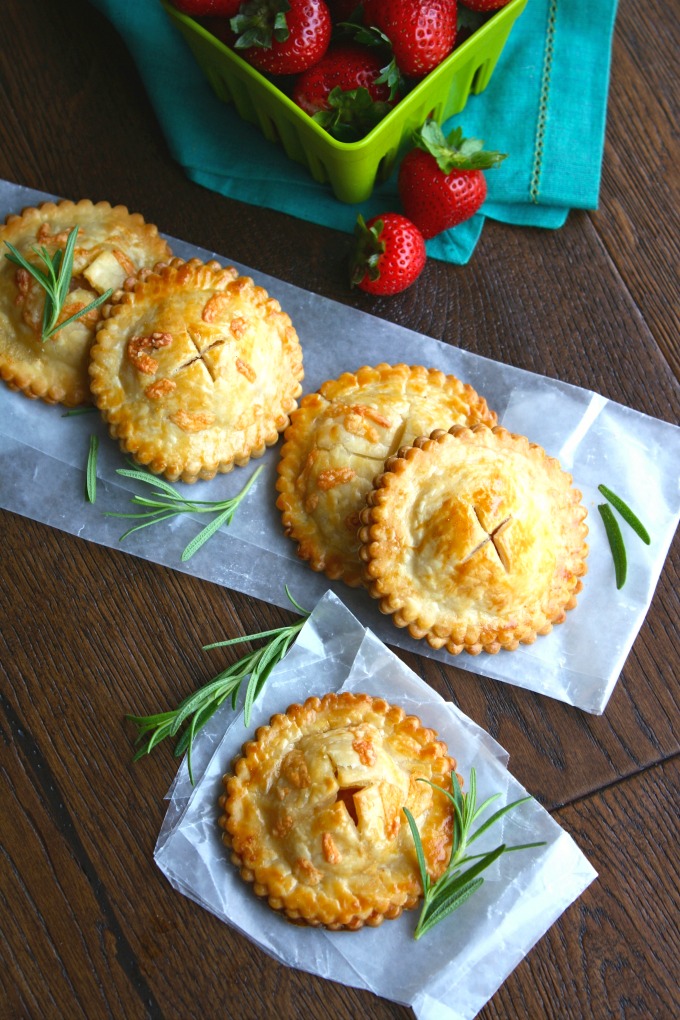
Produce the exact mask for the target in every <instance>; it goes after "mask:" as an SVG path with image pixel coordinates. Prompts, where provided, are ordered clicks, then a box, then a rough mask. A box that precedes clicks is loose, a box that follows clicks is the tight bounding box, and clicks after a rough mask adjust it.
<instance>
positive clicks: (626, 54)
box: [592, 0, 680, 420]
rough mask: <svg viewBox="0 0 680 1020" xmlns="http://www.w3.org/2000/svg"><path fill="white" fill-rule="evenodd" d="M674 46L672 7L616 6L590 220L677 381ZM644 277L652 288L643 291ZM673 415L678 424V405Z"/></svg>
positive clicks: (678, 97) (679, 34)
mask: <svg viewBox="0 0 680 1020" xmlns="http://www.w3.org/2000/svg"><path fill="white" fill-rule="evenodd" d="M679 49H680V26H679V23H678V17H677V9H676V6H675V5H674V4H673V3H671V2H669V0H654V2H652V3H651V4H648V5H647V8H646V11H645V17H644V18H643V19H640V18H639V17H638V16H637V12H636V11H635V10H634V9H633V8H632V7H631V5H629V4H621V5H619V11H618V22H617V27H616V32H615V35H614V48H613V55H612V62H613V73H612V85H611V89H610V96H609V117H608V130H607V142H606V148H605V158H604V165H603V181H602V202H601V208H600V210H599V211H598V212H597V213H596V214H594V215H593V217H592V219H593V223H594V224H595V228H596V230H597V232H598V234H599V235H600V237H601V238H602V240H603V242H604V244H605V245H606V247H607V251H608V252H609V254H610V256H611V258H612V261H613V262H614V264H615V265H616V267H617V269H618V271H619V272H620V274H621V277H622V279H623V281H624V282H625V284H626V286H627V287H628V289H629V291H630V293H631V295H632V297H633V299H634V300H635V303H636V304H637V306H638V307H639V308H640V311H641V313H642V315H643V317H644V319H645V322H646V323H647V325H648V327H649V328H650V329H651V331H652V333H653V334H654V336H655V338H656V341H657V343H658V344H659V347H660V348H661V350H662V351H663V354H664V356H665V358H666V359H667V361H668V363H669V365H670V366H671V368H672V370H673V372H674V374H675V377H676V379H680V344H679V342H678V335H679V334H680V302H679V301H678V280H679V279H680V249H679V247H678V233H679V228H680V217H679V215H678V209H679V208H680V175H678V173H677V166H678V161H679V160H680V145H679V143H678V132H677V110H678V105H679V101H680V92H679V90H678V76H677V54H678V50H679ZM650 275H651V276H653V278H654V281H655V285H654V286H649V277H650ZM675 414H676V420H677V415H678V405H677V404H676V407H675Z"/></svg>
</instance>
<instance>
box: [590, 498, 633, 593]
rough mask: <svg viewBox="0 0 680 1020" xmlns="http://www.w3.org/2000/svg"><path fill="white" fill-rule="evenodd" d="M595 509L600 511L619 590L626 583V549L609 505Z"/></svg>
mask: <svg viewBox="0 0 680 1020" xmlns="http://www.w3.org/2000/svg"><path fill="white" fill-rule="evenodd" d="M597 509H598V510H599V511H600V517H601V518H602V523H603V524H604V530H605V531H606V533H607V539H608V540H609V548H610V549H611V551H612V559H613V560H614V576H615V577H616V587H617V588H619V589H620V588H623V586H624V584H625V583H626V573H627V570H628V561H627V558H626V547H625V545H624V542H623V535H622V534H621V528H620V527H619V522H618V521H617V519H616V517H614V514H613V513H612V508H611V507H610V505H609V503H598V506H597Z"/></svg>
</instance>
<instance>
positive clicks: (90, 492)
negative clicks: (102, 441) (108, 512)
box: [85, 433, 99, 503]
mask: <svg viewBox="0 0 680 1020" xmlns="http://www.w3.org/2000/svg"><path fill="white" fill-rule="evenodd" d="M98 452H99V436H97V435H95V434H94V433H93V434H92V435H91V436H90V449H89V450H88V454H87V470H86V472H85V496H86V498H87V501H88V503H94V501H95V500H96V498H97V454H98Z"/></svg>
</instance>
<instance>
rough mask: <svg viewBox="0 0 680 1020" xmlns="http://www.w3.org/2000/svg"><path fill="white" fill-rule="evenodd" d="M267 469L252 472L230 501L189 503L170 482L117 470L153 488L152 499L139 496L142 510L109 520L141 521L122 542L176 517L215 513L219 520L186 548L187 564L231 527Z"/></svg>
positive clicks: (113, 514)
mask: <svg viewBox="0 0 680 1020" xmlns="http://www.w3.org/2000/svg"><path fill="white" fill-rule="evenodd" d="M263 467H264V465H262V464H261V465H260V467H259V468H258V469H257V470H256V471H254V472H253V474H252V475H251V476H250V478H249V479H248V481H247V482H246V484H245V485H244V486H243V488H242V489H241V491H240V492H239V493H238V494H237V495H236V496H232V497H231V499H225V500H204V499H199V500H190V499H185V497H184V496H182V494H181V493H180V492H178V491H177V489H175V488H173V486H172V485H170V484H169V483H168V482H166V481H164V480H163V479H162V478H159V477H158V476H157V475H153V474H151V473H150V472H149V471H142V470H139V469H138V468H118V469H117V471H116V474H119V475H122V476H123V477H124V478H131V479H133V480H134V481H138V482H144V484H145V485H150V486H152V487H153V494H152V496H150V497H149V496H139V495H135V496H133V497H132V499H131V501H130V502H131V503H133V504H134V505H135V506H139V507H143V508H144V509H143V510H140V511H138V512H136V513H128V514H123V513H116V512H115V511H113V510H108V511H106V514H105V515H106V517H125V518H133V519H135V520H141V521H142V523H141V524H136V525H134V527H132V528H128V530H127V531H125V532H124V533H123V534H122V535H121V536H120V539H119V541H120V542H122V541H123V539H125V538H127V537H128V535H131V534H132V533H133V532H135V531H140V529H141V528H148V527H149V526H150V525H151V524H159V523H160V522H161V521H167V520H169V519H170V518H171V517H177V516H178V515H179V514H210V513H216V514H217V517H215V518H214V520H212V521H211V522H210V524H208V525H206V527H205V528H203V530H202V531H200V532H199V533H198V535H196V536H195V537H194V538H192V540H191V542H189V544H188V545H187V547H186V548H185V549H184V551H183V553H182V557H181V559H182V563H186V561H187V560H190V559H191V557H192V556H193V555H194V553H196V552H198V550H199V549H200V548H201V546H202V545H204V544H205V542H207V541H208V539H209V538H211V536H212V535H214V534H215V532H216V531H219V529H220V528H221V527H222V525H223V524H231V522H232V519H233V517H234V514H235V513H236V510H237V509H238V506H239V504H240V503H241V501H242V500H243V499H244V497H245V495H246V493H247V492H248V490H249V489H250V488H251V486H252V485H254V483H255V479H256V478H257V476H258V475H259V474H260V472H261V471H262V469H263Z"/></svg>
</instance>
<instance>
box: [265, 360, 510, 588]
mask: <svg viewBox="0 0 680 1020" xmlns="http://www.w3.org/2000/svg"><path fill="white" fill-rule="evenodd" d="M475 421H481V422H485V423H487V424H489V425H493V424H495V422H496V415H495V414H494V413H493V412H492V411H490V410H489V408H488V407H487V404H486V401H485V400H484V398H483V397H481V396H480V395H479V394H478V393H476V392H475V390H474V389H473V388H472V387H471V386H469V385H468V384H466V383H463V382H461V381H460V380H459V379H457V378H456V377H455V376H452V375H445V374H444V373H443V372H440V371H438V370H436V369H426V368H423V367H422V366H408V365H402V364H399V365H386V364H380V365H377V366H375V367H369V366H365V367H363V368H360V369H359V370H358V371H357V372H356V373H349V372H347V373H345V374H343V375H342V376H340V378H338V379H334V380H330V381H328V382H326V383H324V384H323V386H321V388H320V389H319V391H318V392H317V393H311V394H308V395H306V396H305V397H303V399H302V400H301V402H300V407H299V408H298V409H297V411H296V412H295V414H294V415H293V416H292V418H291V424H290V426H289V428H288V429H287V430H286V433H285V438H286V442H285V444H284V446H283V448H282V450H281V457H280V461H279V466H278V472H279V478H278V482H277V488H278V491H279V497H278V501H277V506H278V508H279V510H280V511H281V514H282V521H283V526H284V529H285V532H286V534H287V535H289V536H290V537H291V538H292V539H293V540H294V541H295V542H297V547H298V555H299V556H300V557H301V558H302V559H304V560H307V561H308V562H309V565H310V566H311V567H312V569H314V570H318V571H322V572H324V573H325V574H327V576H328V577H331V578H333V579H336V578H341V579H342V580H343V581H345V582H346V583H347V584H350V585H354V586H356V585H359V584H361V580H362V568H361V561H360V558H359V545H360V543H359V540H358V538H357V530H358V527H359V513H360V511H361V510H362V508H363V506H364V503H365V499H366V495H367V493H368V492H369V491H370V489H371V487H372V484H373V479H374V477H375V476H376V475H377V474H379V473H380V472H381V471H382V469H383V465H384V462H385V460H386V459H387V458H388V457H390V456H392V455H393V454H395V453H396V452H397V450H398V449H399V447H400V446H402V445H404V444H408V443H411V442H413V440H414V439H415V438H416V437H417V436H422V435H425V434H427V435H429V434H430V432H431V431H432V430H433V429H435V428H449V427H450V426H451V425H453V424H455V423H460V424H471V423H472V422H475Z"/></svg>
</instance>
